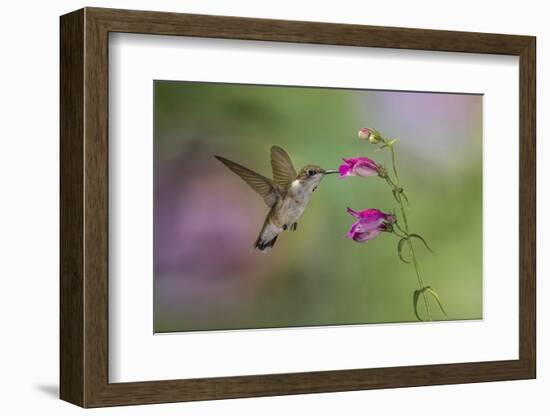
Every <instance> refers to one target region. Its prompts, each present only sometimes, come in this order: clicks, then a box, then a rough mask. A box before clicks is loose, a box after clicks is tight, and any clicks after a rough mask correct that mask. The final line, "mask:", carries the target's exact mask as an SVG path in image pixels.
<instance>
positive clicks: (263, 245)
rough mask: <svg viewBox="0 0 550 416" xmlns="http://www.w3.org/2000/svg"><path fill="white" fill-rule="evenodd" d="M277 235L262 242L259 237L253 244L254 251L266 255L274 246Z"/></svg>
mask: <svg viewBox="0 0 550 416" xmlns="http://www.w3.org/2000/svg"><path fill="white" fill-rule="evenodd" d="M277 237H278V236H277V235H276V236H275V237H273V238H272V239H271V240H270V241H262V239H261V236H260V237H258V239H257V240H256V243H254V249H257V250H260V251H261V252H262V253H267V252H268V251H269V250H270V249H271V247H273V246H274V245H275V242H276V241H277Z"/></svg>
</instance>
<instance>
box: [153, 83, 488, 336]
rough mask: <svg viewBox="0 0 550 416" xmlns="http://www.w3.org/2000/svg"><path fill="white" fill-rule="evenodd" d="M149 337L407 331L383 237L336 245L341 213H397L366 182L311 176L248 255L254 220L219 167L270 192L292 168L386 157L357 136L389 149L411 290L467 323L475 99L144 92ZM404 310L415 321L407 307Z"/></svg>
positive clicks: (473, 241) (223, 90)
mask: <svg viewBox="0 0 550 416" xmlns="http://www.w3.org/2000/svg"><path fill="white" fill-rule="evenodd" d="M154 94H155V108H154V112H155V132H154V143H155V160H154V163H155V180H154V183H155V189H154V192H155V228H154V235H155V256H154V258H155V276H154V296H155V299H154V315H155V319H154V322H155V328H154V329H155V332H171V331H188V330H214V329H241V328H265V327H291V326H316V325H343V324H363V323H388V322H410V321H416V318H415V315H414V311H413V305H412V299H413V292H414V290H415V289H417V288H418V283H417V279H416V276H415V273H414V269H413V268H412V266H411V265H407V264H404V263H402V262H401V261H400V260H399V259H398V257H397V250H396V246H397V238H396V237H395V236H393V235H390V234H389V233H382V234H381V235H380V236H379V237H377V238H376V239H375V240H373V241H370V242H368V243H366V244H359V243H355V242H353V241H352V240H349V239H346V238H344V235H345V233H346V231H347V230H348V229H349V227H350V225H351V224H352V223H353V220H354V219H353V218H352V217H351V216H349V215H348V214H347V213H346V207H348V206H349V207H351V208H353V209H356V210H361V209H365V208H378V209H381V210H384V211H388V210H390V209H392V208H395V207H396V204H395V202H394V200H393V197H392V194H391V191H390V189H389V187H388V186H387V184H386V183H385V182H384V181H383V180H382V179H380V178H377V177H371V178H359V177H352V178H346V179H340V178H338V177H337V175H331V176H328V177H326V178H325V179H324V180H323V182H322V183H321V185H320V186H319V189H318V190H317V192H315V194H313V196H312V200H311V202H310V204H309V206H308V209H307V210H306V211H305V213H304V215H303V216H302V217H301V219H300V220H299V225H298V230H297V231H296V232H294V233H292V232H286V233H283V234H282V235H281V236H280V237H279V239H278V240H277V244H276V245H275V247H274V248H273V250H271V251H270V252H269V253H268V254H266V255H264V254H262V253H259V252H257V251H255V252H251V250H250V249H251V247H252V245H253V243H254V241H255V239H256V237H257V235H258V232H259V230H260V228H261V226H262V224H263V221H264V218H265V215H266V214H267V212H268V207H267V206H265V205H264V202H263V201H262V199H261V197H260V196H259V195H257V194H256V193H255V192H254V191H253V190H252V189H250V188H249V187H248V185H246V184H245V183H244V182H243V181H242V180H241V179H240V178H239V177H238V176H236V175H235V174H233V173H232V172H230V171H229V170H228V169H227V168H226V167H224V166H223V165H222V164H221V163H219V162H218V161H217V160H216V159H214V157H213V156H214V155H215V154H216V155H222V156H224V157H226V158H228V159H231V160H233V161H235V162H237V163H240V164H243V165H244V166H247V167H249V168H251V169H253V170H256V171H258V172H259V173H262V174H264V175H266V176H268V177H271V167H270V164H269V149H270V147H271V146H272V145H274V144H277V145H280V146H281V147H283V148H284V149H286V151H287V152H288V153H289V154H290V156H291V158H292V160H293V162H294V164H295V166H296V168H297V169H299V168H300V167H301V166H303V165H305V164H309V163H313V164H319V165H321V166H322V167H324V168H325V169H337V167H338V165H339V164H340V163H341V158H342V157H355V156H367V157H370V158H372V159H374V160H376V161H377V162H379V163H382V162H384V163H386V164H387V165H388V166H389V159H388V154H387V152H385V151H376V147H375V146H373V145H370V144H369V143H368V142H365V141H360V140H359V139H358V138H357V130H358V129H359V128H360V127H371V128H375V129H377V130H378V131H380V132H381V133H382V134H383V135H384V136H386V137H390V138H398V140H399V141H398V143H397V145H396V151H397V157H398V163H399V169H400V179H401V184H402V186H403V187H404V188H405V190H406V191H407V195H408V197H409V200H410V209H409V211H408V218H409V224H410V229H411V232H416V233H419V234H421V235H422V236H423V237H424V238H425V239H426V240H427V241H428V244H430V246H431V247H432V248H433V249H434V251H435V253H434V254H432V253H429V252H427V251H426V250H424V249H423V248H422V247H420V245H417V247H418V248H417V250H416V251H417V255H418V258H419V263H420V270H421V273H422V275H423V279H424V283H425V284H426V285H430V286H432V287H433V288H434V289H436V290H437V291H438V293H439V295H440V298H441V300H442V302H443V304H444V307H445V309H446V312H447V315H446V316H445V315H443V314H442V313H441V312H440V310H439V309H438V308H437V306H436V304H435V303H433V302H432V303H431V305H432V312H433V315H434V319H436V320H458V319H460V320H464V319H480V318H482V96H481V95H465V94H440V93H418V92H396V91H365V90H342V89H327V88H303V87H279V86H256V85H235V84H215V83H188V82H170V81H155V83H154ZM419 311H420V313H421V314H424V313H425V310H424V309H423V305H422V302H419Z"/></svg>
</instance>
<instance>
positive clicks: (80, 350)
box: [60, 8, 536, 407]
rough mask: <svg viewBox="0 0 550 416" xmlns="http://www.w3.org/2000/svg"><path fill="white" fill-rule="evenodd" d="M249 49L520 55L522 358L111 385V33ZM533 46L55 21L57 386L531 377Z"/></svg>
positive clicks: (147, 20)
mask: <svg viewBox="0 0 550 416" xmlns="http://www.w3.org/2000/svg"><path fill="white" fill-rule="evenodd" d="M109 32H128V33H144V34H154V35H179V36H194V37H206V38H226V39H248V40H260V41H279V42H298V43H311V44H330V45H346V46H359V47H360V46H369V47H383V48H398V49H419V50H431V51H450V52H471V53H484V54H504V55H515V56H519V66H520V105H519V108H518V111H519V114H520V131H519V134H520V140H519V143H518V144H519V148H520V186H519V194H520V224H519V226H520V253H519V254H520V267H519V271H518V273H519V306H520V307H519V311H520V312H519V335H520V337H519V338H520V342H519V359H518V360H509V361H491V362H472V363H460V364H443V365H421V366H407V367H390V368H367V369H355V370H338V371H323V372H309V373H289V374H266V375H253V376H239V377H219V378H202V379H183V380H169V381H146V382H136V383H109V380H108V360H109V355H108V279H109V276H108V221H109V218H108V202H107V201H108V200H107V198H108V155H107V151H108V140H109V139H108V129H107V123H108V64H109V63H108V34H109ZM535 45H536V43H535V38H534V37H531V36H516V35H500V34H487V33H470V32H451V31H439V30H423V29H404V28H392V27H377V26H359V25H343V24H328V23H313V22H296V21H286V20H264V19H250V18H240V17H224V16H206V15H189V14H176V13H160V12H147V11H130V10H113V9H98V8H85V9H81V10H78V11H75V12H72V13H69V14H67V15H64V16H62V17H61V92H60V93H61V95H60V101H61V155H60V156H61V183H60V185H61V218H60V220H61V243H60V244H61V247H60V251H61V259H60V260H61V273H60V274H61V286H60V296H61V303H60V308H61V315H60V326H61V329H60V331H61V333H60V341H61V351H60V359H61V369H60V373H61V374H60V375H61V381H60V383H61V386H60V396H61V398H62V399H63V400H66V401H68V402H71V403H74V404H77V405H79V406H83V407H100V406H114V405H129V404H144V403H162V402H177V401H190V400H210V399H224V398H236V397H253V396H269V395H282V394H301V393H320V392H336V391H349V390H363V389H379V388H394V387H409V386H424V385H437V384H454V383H473V382H485V381H497V380H518V379H529V378H535V376H536V333H535V330H536V328H535V311H536V307H535V261H536V258H535V248H536V247H535V244H536V242H535V221H536V217H535V216H536V208H535V202H536V191H535V187H536V184H535V180H536V179H535V153H536V150H535V105H536V97H535V49H536V47H535Z"/></svg>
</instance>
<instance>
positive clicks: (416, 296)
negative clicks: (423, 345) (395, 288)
mask: <svg viewBox="0 0 550 416" xmlns="http://www.w3.org/2000/svg"><path fill="white" fill-rule="evenodd" d="M422 291H423V289H416V290H415V291H414V295H413V306H414V314H415V315H416V319H418V320H419V321H424V319H422V318H421V317H420V315H419V314H418V298H419V297H420V294H421V293H422Z"/></svg>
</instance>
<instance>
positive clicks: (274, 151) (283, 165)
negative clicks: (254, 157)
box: [271, 146, 298, 189]
mask: <svg viewBox="0 0 550 416" xmlns="http://www.w3.org/2000/svg"><path fill="white" fill-rule="evenodd" d="M271 168H272V169H273V180H274V181H275V183H276V184H277V185H279V186H280V187H281V188H282V189H288V188H289V186H290V184H291V183H292V181H293V180H294V179H296V176H297V175H298V174H297V173H296V169H294V165H293V164H292V161H291V160H290V157H289V156H288V154H287V152H285V151H284V150H283V149H282V148H280V147H279V146H273V147H272V148H271Z"/></svg>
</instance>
